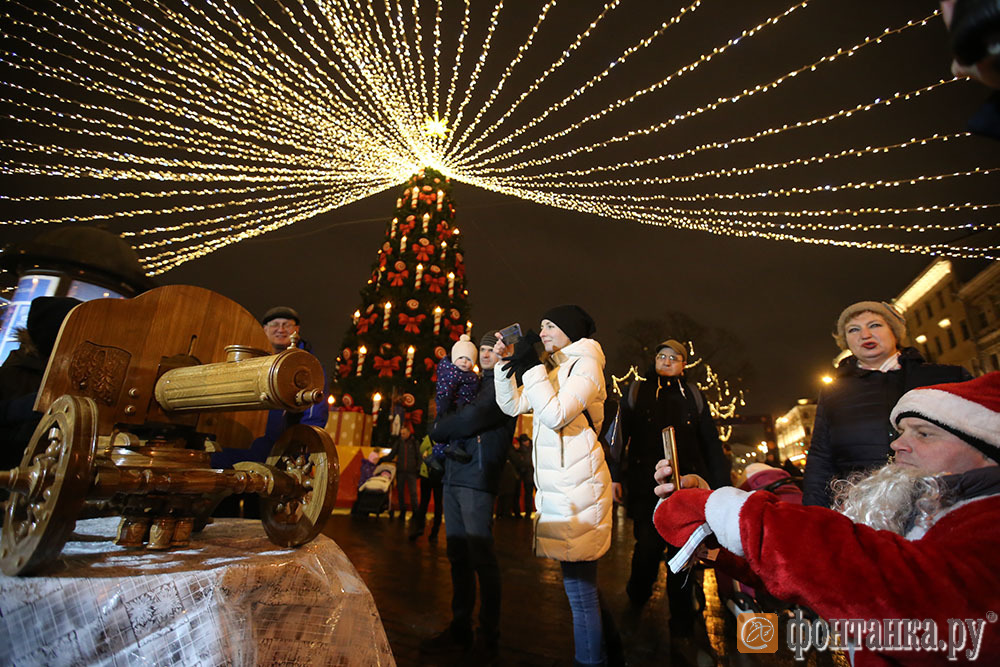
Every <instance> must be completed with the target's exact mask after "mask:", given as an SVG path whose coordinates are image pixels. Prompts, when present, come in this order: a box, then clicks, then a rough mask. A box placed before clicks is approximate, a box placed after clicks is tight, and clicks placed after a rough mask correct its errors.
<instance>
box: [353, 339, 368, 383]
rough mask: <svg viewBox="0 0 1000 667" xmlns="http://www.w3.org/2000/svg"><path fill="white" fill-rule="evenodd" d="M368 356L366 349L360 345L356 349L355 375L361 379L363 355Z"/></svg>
mask: <svg viewBox="0 0 1000 667" xmlns="http://www.w3.org/2000/svg"><path fill="white" fill-rule="evenodd" d="M366 354H368V348H367V347H365V346H364V345H362V346H361V347H359V348H358V372H357V373H356V375H357V376H358V377H361V367H362V366H364V365H365V355H366Z"/></svg>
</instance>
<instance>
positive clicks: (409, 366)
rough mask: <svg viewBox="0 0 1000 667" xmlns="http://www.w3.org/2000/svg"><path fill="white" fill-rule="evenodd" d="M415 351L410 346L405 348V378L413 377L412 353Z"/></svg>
mask: <svg viewBox="0 0 1000 667" xmlns="http://www.w3.org/2000/svg"><path fill="white" fill-rule="evenodd" d="M416 351H417V349H416V348H415V347H413V346H412V345H411V346H410V347H408V348H406V377H410V376H411V375H413V353H414V352H416Z"/></svg>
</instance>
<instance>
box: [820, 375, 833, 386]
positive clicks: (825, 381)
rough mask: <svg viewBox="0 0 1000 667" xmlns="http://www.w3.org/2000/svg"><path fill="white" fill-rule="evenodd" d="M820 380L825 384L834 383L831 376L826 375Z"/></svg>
mask: <svg viewBox="0 0 1000 667" xmlns="http://www.w3.org/2000/svg"><path fill="white" fill-rule="evenodd" d="M820 379H821V380H822V381H823V384H830V383H831V382H833V378H832V377H830V376H829V375H824V376H823V377H821V378H820Z"/></svg>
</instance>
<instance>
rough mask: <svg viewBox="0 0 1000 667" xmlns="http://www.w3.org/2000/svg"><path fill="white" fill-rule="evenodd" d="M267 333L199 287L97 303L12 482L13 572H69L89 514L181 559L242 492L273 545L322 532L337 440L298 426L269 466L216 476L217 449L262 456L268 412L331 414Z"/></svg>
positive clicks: (73, 327)
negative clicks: (259, 440)
mask: <svg viewBox="0 0 1000 667" xmlns="http://www.w3.org/2000/svg"><path fill="white" fill-rule="evenodd" d="M265 349H270V344H269V342H268V340H267V337H266V336H265V334H264V331H263V329H262V328H261V326H260V324H259V323H258V322H257V320H256V319H255V318H254V317H253V316H252V315H250V313H248V312H247V311H246V310H244V309H243V308H242V307H241V306H240V305H239V304H237V303H235V302H233V301H230V300H229V299H227V298H225V297H223V296H221V295H219V294H216V293H214V292H211V291H209V290H205V289H202V288H199V287H192V286H186V285H174V286H167V287H160V288H157V289H154V290H151V291H149V292H146V293H145V294H142V295H141V296H139V297H136V298H134V299H127V300H123V299H100V300H96V301H89V302H87V303H84V304H81V305H79V306H77V307H76V308H74V309H73V310H72V311H71V312H70V314H69V315H68V316H67V317H66V319H65V321H64V322H63V325H62V328H61V330H60V333H59V337H58V339H57V342H56V345H55V348H54V349H53V352H52V355H51V357H50V358H49V365H48V368H47V369H46V372H45V377H44V379H43V380H42V386H41V389H40V391H39V393H38V399H37V401H36V403H35V410H36V411H38V412H43V413H44V416H43V417H42V420H41V422H40V423H39V425H38V427H37V428H36V429H35V431H34V433H33V435H32V436H31V440H30V442H29V444H28V447H27V449H26V450H25V453H24V456H23V458H22V460H21V465H20V466H19V467H18V468H14V469H13V470H10V471H5V472H0V487H6V488H8V489H9V490H11V491H12V492H13V493H12V494H11V497H10V500H9V501H8V503H7V506H6V508H5V516H4V524H3V530H2V534H0V569H2V570H3V572H4V573H6V574H8V575H18V574H30V573H32V572H34V571H37V570H38V569H39V568H40V567H41V566H43V565H44V564H46V563H48V562H49V561H51V560H53V559H54V558H56V557H57V556H58V555H59V553H60V552H61V551H62V548H63V546H64V545H65V543H66V540H67V539H68V538H69V536H70V535H71V533H72V531H73V528H74V526H75V524H76V520H77V519H78V518H79V517H80V515H81V512H82V511H83V510H84V506H85V504H86V502H87V501H88V500H90V501H105V502H107V503H109V504H110V506H111V507H112V508H114V509H115V511H117V512H118V513H120V514H121V516H122V520H121V523H120V525H119V529H118V534H117V536H116V537H115V542H116V543H117V544H119V545H122V546H127V547H143V546H146V547H147V548H150V549H167V548H170V547H174V546H184V545H186V544H187V543H188V541H189V538H190V535H191V532H192V531H193V530H199V529H200V528H201V527H203V526H204V524H205V522H206V521H207V519H208V516H209V515H210V514H211V512H212V510H213V509H214V508H215V506H216V505H217V504H218V502H219V501H220V500H221V499H222V498H224V497H225V496H227V495H229V494H231V493H247V492H249V493H257V494H259V495H260V502H261V517H262V522H263V525H264V530H265V532H266V533H267V536H268V538H270V540H271V541H272V542H274V543H275V544H278V545H280V546H298V545H300V544H304V543H306V542H308V541H310V540H311V539H313V538H314V537H315V536H316V535H317V534H318V533H319V531H320V530H321V529H322V527H323V524H324V522H325V521H326V519H327V517H328V516H329V514H330V512H331V511H332V509H333V504H334V502H335V500H336V497H337V485H338V482H339V477H340V471H339V464H338V460H337V454H336V450H335V448H334V445H333V441H332V440H331V438H330V436H329V435H328V434H327V433H326V432H325V431H323V430H322V429H319V428H316V427H314V426H306V425H302V424H296V425H294V426H291V427H290V428H289V429H287V430H286V431H285V432H284V433H283V434H282V436H281V437H280V438H279V440H278V441H277V442H276V443H275V445H274V447H273V448H272V450H271V453H270V455H269V456H268V458H267V461H266V463H263V464H261V463H252V462H246V463H238V464H236V465H235V466H234V468H232V469H225V470H220V469H213V468H211V465H210V460H209V454H210V452H212V451H216V450H217V448H218V446H220V445H222V446H225V447H233V448H242V449H245V448H247V447H249V445H250V443H251V442H252V441H253V439H254V437H255V436H257V435H261V434H263V433H264V428H265V425H266V421H267V412H266V410H269V409H279V410H288V411H294V412H301V411H303V410H306V409H308V408H309V407H310V406H311V405H313V404H314V403H316V402H318V401H321V400H323V384H324V377H323V368H322V366H321V365H320V363H319V361H318V360H317V359H316V358H315V357H314V356H312V355H311V354H309V353H308V352H305V351H304V350H300V349H294V348H289V349H288V350H285V351H283V352H280V353H278V354H269V353H267V352H265V351H264V350H265Z"/></svg>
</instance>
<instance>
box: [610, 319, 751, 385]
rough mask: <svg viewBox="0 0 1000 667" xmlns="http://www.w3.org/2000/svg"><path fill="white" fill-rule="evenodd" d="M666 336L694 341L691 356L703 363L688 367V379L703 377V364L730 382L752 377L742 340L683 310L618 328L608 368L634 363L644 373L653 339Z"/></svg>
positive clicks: (621, 370) (619, 371)
mask: <svg viewBox="0 0 1000 667" xmlns="http://www.w3.org/2000/svg"><path fill="white" fill-rule="evenodd" d="M669 338H673V339H676V340H678V341H680V342H682V343H684V344H685V345H689V350H690V344H693V345H694V355H693V356H692V358H691V360H692V361H693V360H696V359H701V360H703V363H701V364H697V365H696V366H694V367H693V368H691V370H690V373H689V376H693V377H691V378H690V379H693V380H697V381H699V382H704V381H705V379H706V378H705V376H704V374H705V364H708V365H710V366H711V367H712V369H713V370H714V371H715V372H716V373H718V374H719V376H720V377H722V378H725V379H726V380H728V381H729V382H730V383H735V384H737V385H740V386H745V385H746V383H747V382H748V381H749V380H750V379H752V377H753V374H754V369H753V366H752V364H751V363H750V362H749V361H748V359H747V353H746V349H745V347H744V345H743V342H742V341H741V340H740V339H739V338H737V337H736V335H734V334H733V333H732V332H730V331H728V330H726V329H723V328H720V327H711V326H705V325H703V324H701V323H700V322H696V321H695V320H693V319H692V318H690V317H689V316H687V315H685V314H684V313H679V312H675V311H670V312H667V313H664V314H663V315H662V316H661V317H658V318H636V319H634V320H631V321H629V322H628V323H627V324H625V325H624V326H623V327H622V328H621V329H619V340H620V341H621V342H620V344H619V346H618V348H617V349H616V350H615V354H614V356H613V357H612V363H611V365H610V366H609V370H610V371H611V372H612V373H614V374H615V375H621V374H623V373H625V372H626V371H627V370H628V369H629V368H630V367H631V366H636V367H637V368H638V369H639V372H640V373H645V372H646V371H647V369H648V368H649V367H650V366H651V365H652V362H653V352H654V351H655V350H656V345H657V343H659V342H661V341H664V340H667V339H669Z"/></svg>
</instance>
